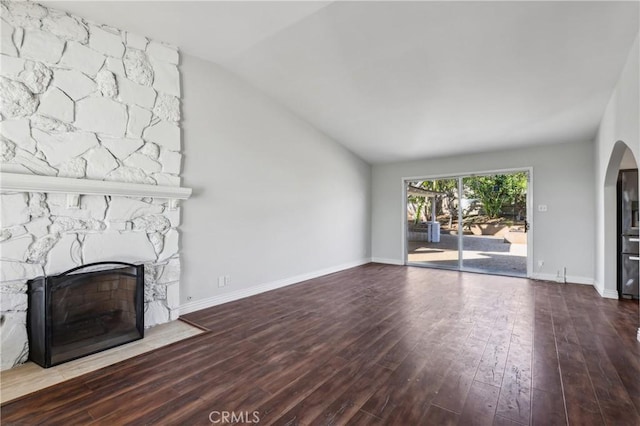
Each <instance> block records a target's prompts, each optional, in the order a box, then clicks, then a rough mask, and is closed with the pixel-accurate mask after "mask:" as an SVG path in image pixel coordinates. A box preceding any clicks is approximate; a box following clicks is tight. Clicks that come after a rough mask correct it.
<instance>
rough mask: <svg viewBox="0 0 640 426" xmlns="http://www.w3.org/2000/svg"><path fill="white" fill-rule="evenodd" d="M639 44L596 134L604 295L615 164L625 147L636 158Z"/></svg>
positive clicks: (610, 275)
mask: <svg viewBox="0 0 640 426" xmlns="http://www.w3.org/2000/svg"><path fill="white" fill-rule="evenodd" d="M639 51H640V44H639V41H638V38H636V40H635V43H634V45H633V47H632V48H631V51H630V53H629V58H628V59H627V63H626V65H625V67H624V69H623V71H622V73H621V75H620V79H619V80H618V84H617V85H616V89H615V91H614V93H613V95H612V96H611V99H610V101H609V103H608V105H607V108H606V110H605V113H604V116H603V118H602V122H601V123H600V130H599V132H598V137H597V138H596V146H595V169H596V188H595V190H596V199H595V202H596V204H595V210H596V262H595V265H596V288H597V289H598V291H599V292H600V294H602V295H603V296H606V297H612V298H617V297H618V294H617V291H616V235H615V234H616V218H615V215H616V209H615V203H616V189H615V182H616V177H617V174H618V168H619V165H620V162H621V161H622V158H623V155H624V152H625V150H626V149H627V148H629V149H630V150H631V152H632V153H633V156H634V157H635V159H636V161H637V160H638V159H639V158H640V157H639V155H640V106H639V103H640V87H639V85H638V78H639V77H638V76H639V75H640V69H639V66H638V63H639V61H640V59H639Z"/></svg>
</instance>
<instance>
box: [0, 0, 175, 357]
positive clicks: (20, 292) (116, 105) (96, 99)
mask: <svg viewBox="0 0 640 426" xmlns="http://www.w3.org/2000/svg"><path fill="white" fill-rule="evenodd" d="M1 8H2V11H1V17H2V23H1V24H2V39H1V45H0V46H1V52H0V53H1V56H0V74H1V75H0V114H1V119H2V121H1V122H0V134H1V135H2V136H1V138H0V144H1V152H0V161H1V163H0V166H1V170H2V171H3V172H10V173H23V174H37V175H45V176H60V177H70V178H78V179H83V178H84V179H94V180H109V181H117V182H135V183H146V184H153V185H156V184H157V185H171V186H179V185H180V176H179V175H180V169H181V159H182V157H181V154H180V150H181V139H180V137H181V136H180V128H179V121H180V99H179V98H180V77H179V71H178V67H177V64H178V59H179V57H178V51H177V49H175V48H173V47H171V46H167V45H165V44H162V43H158V42H154V41H150V40H147V39H146V38H144V37H141V36H138V35H135V34H131V33H128V32H125V31H119V30H117V29H115V28H111V27H107V26H104V25H99V24H96V23H93V22H89V21H87V20H84V19H82V18H80V17H77V16H72V15H69V14H67V13H64V12H60V11H57V10H53V9H49V8H46V7H43V6H41V5H38V4H36V3H30V2H5V1H2V2H1ZM0 184H1V183H0ZM0 203H1V206H0V208H1V215H0V221H1V224H0V225H1V230H0V241H1V242H0V261H1V265H0V302H1V303H0V311H1V319H0V333H1V337H2V342H1V346H0V357H1V366H0V368H2V369H5V368H10V367H12V366H14V365H16V364H19V363H22V362H24V361H25V360H26V357H27V355H28V342H27V334H26V325H25V322H26V310H27V295H26V289H27V285H26V283H27V280H29V279H31V278H34V277H37V276H41V275H43V274H48V275H50V274H57V273H60V272H63V271H65V270H67V269H70V268H72V267H74V266H78V265H81V264H87V263H91V262H96V261H105V260H121V261H126V262H132V263H144V264H145V325H146V326H152V325H155V324H159V323H163V322H167V321H169V320H172V319H176V318H177V316H178V305H179V278H180V260H179V255H178V230H177V227H178V225H179V223H180V210H179V208H178V209H170V208H169V206H168V203H167V200H161V199H151V198H144V199H136V198H129V197H109V196H99V195H91V196H90V195H86V196H81V197H80V203H79V208H67V204H66V196H65V195H64V194H42V193H5V194H2V195H1V200H0Z"/></svg>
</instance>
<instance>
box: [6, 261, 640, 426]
mask: <svg viewBox="0 0 640 426" xmlns="http://www.w3.org/2000/svg"><path fill="white" fill-rule="evenodd" d="M185 319H186V320H188V321H190V322H192V323H195V324H198V325H200V326H202V327H204V328H206V329H207V330H208V331H206V332H205V333H203V334H200V335H198V336H194V337H191V338H189V339H187V340H183V341H180V342H177V343H174V344H172V345H169V346H167V347H163V348H159V349H157V350H155V351H152V352H149V353H146V354H143V355H140V356H137V357H135V358H133V359H129V360H126V361H123V362H120V363H118V364H115V365H112V366H109V367H106V368H103V369H101V370H98V371H94V372H91V373H88V374H85V375H83V376H80V377H77V378H74V379H71V380H68V381H66V382H64V383H61V384H58V385H55V386H53V387H50V388H47V389H44V390H42V391H39V392H36V393H33V394H30V395H27V396H24V397H22V398H20V399H17V400H14V401H12V402H10V403H7V404H4V405H3V406H2V408H1V412H0V414H1V415H2V423H3V424H7V425H9V424H40V423H45V424H51V425H55V424H64V425H69V424H74V425H78V424H104V425H114V424H118V425H120V424H123V425H124V424H136V425H137V424H167V425H174V424H175V425H192V424H203V425H206V424H211V420H216V421H217V422H218V424H228V423H236V424H243V423H244V424H249V423H250V422H251V421H252V420H255V419H256V418H258V419H259V420H260V421H259V424H261V425H268V424H275V425H315V424H323V425H341V424H353V425H456V424H460V425H471V424H478V425H503V424H504V425H506V424H511V425H522V424H525V425H526V424H536V425H564V424H571V425H591V424H595V425H600V424H606V425H638V424H640V380H639V378H640V343H639V342H637V341H636V329H637V327H638V319H639V314H638V303H637V301H636V302H633V301H616V300H608V299H602V298H600V296H598V294H597V293H596V292H595V290H594V289H593V288H592V287H591V286H584V285H570V284H568V285H565V284H556V283H545V282H535V281H530V280H526V279H519V278H509V277H497V276H488V275H479V274H469V273H459V272H453V271H441V270H433V269H422V268H410V267H401V266H390V265H380V264H368V265H365V266H361V267H358V268H353V269H350V270H347V271H344V272H339V273H336V274H332V275H328V276H325V277H321V278H317V279H314V280H311V281H310V282H306V283H302V284H299V285H294V286H290V287H287V288H283V289H280V290H276V291H272V292H268V293H263V294H260V295H257V296H253V297H251V298H247V299H243V300H239V301H236V302H232V303H228V304H225V305H221V306H216V307H213V308H209V309H205V310H202V311H199V312H195V313H192V314H189V315H185ZM224 412H233V414H235V417H232V416H231V415H230V414H231V413H229V414H228V417H226V418H225V417H223V415H224ZM254 412H255V417H254ZM210 416H211V418H210ZM238 416H240V417H238ZM225 419H226V421H225Z"/></svg>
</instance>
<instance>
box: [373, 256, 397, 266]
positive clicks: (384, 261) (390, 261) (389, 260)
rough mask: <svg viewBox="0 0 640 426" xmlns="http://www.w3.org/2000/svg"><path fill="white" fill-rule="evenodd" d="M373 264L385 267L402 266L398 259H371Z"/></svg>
mask: <svg viewBox="0 0 640 426" xmlns="http://www.w3.org/2000/svg"><path fill="white" fill-rule="evenodd" d="M371 261H372V262H373V263H385V264H387V265H400V266H402V265H404V262H403V261H401V260H398V259H385V258H384V257H372V258H371Z"/></svg>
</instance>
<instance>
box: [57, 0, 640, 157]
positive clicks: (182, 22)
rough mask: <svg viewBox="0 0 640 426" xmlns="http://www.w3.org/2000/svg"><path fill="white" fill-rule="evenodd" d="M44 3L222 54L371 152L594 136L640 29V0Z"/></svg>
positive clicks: (320, 124)
mask: <svg viewBox="0 0 640 426" xmlns="http://www.w3.org/2000/svg"><path fill="white" fill-rule="evenodd" d="M46 3H47V4H49V5H50V6H52V7H58V8H60V9H64V10H67V11H70V12H73V13H76V14H78V15H80V16H83V17H86V18H89V19H93V20H95V21H98V22H102V23H105V24H108V25H112V26H116V27H118V28H122V29H125V30H129V31H132V32H136V33H139V34H143V35H147V36H149V37H152V38H155V39H159V40H163V41H166V42H169V43H172V44H174V45H176V46H178V47H180V49H181V50H182V51H183V52H185V53H188V54H191V55H195V56H198V57H201V58H204V59H207V60H210V61H213V62H215V63H218V64H220V65H221V66H223V67H225V68H227V69H228V70H230V71H232V72H234V73H236V74H238V75H239V76H241V77H242V78H243V79H245V80H247V81H248V82H249V83H250V84H252V85H254V86H256V87H257V88H259V89H260V90H262V91H264V92H266V93H267V94H269V95H270V96H271V97H272V98H274V99H275V100H277V101H278V102H280V103H281V104H283V105H284V106H285V107H287V108H288V109H290V110H291V111H293V112H294V113H296V114H297V115H299V116H300V117H301V118H303V119H304V120H306V121H308V122H309V123H311V124H312V125H314V126H315V127H317V128H318V129H319V130H321V131H322V132H324V133H326V134H327V135H329V136H331V137H332V138H334V139H335V140H336V141H338V142H340V143H341V144H343V145H344V146H346V147H347V148H348V149H350V150H352V151H353V152H355V153H356V154H358V155H359V156H361V157H362V158H364V159H365V160H367V161H369V162H372V163H378V162H388V161H395V160H408V159H416V158H424V157H432V156H443V155H452V154H459V153H465V152H480V151H487V150H496V149H502V148H508V147H514V146H526V145H535V144H551V143H560V142H570V141H584V142H588V141H590V140H592V139H593V138H594V136H595V134H596V131H597V127H598V124H599V122H600V119H601V117H602V114H603V111H604V108H605V106H606V103H607V101H608V99H609V97H610V96H611V93H612V90H613V88H614V86H615V83H616V81H617V79H618V76H619V74H620V72H621V70H622V67H623V65H624V63H625V61H626V59H627V56H628V54H629V51H630V48H631V46H632V44H633V41H634V39H635V38H636V37H637V35H638V30H639V18H638V17H639V8H638V5H639V4H638V2H614V1H602V2H592V1H585V2H582V1H568V2H553V1H552V2H538V1H531V2H520V1H511V2H498V1H496V2H478V1H471V2H457V1H446V2H434V1H425V2H399V1H386V2H385V1H381V2H309V1H300V2H295V1H293V2H262V1H259V2H132V1H127V2H94V1H87V2H82V1H81V2H61V1H53V2H46ZM185 101H188V100H185Z"/></svg>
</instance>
